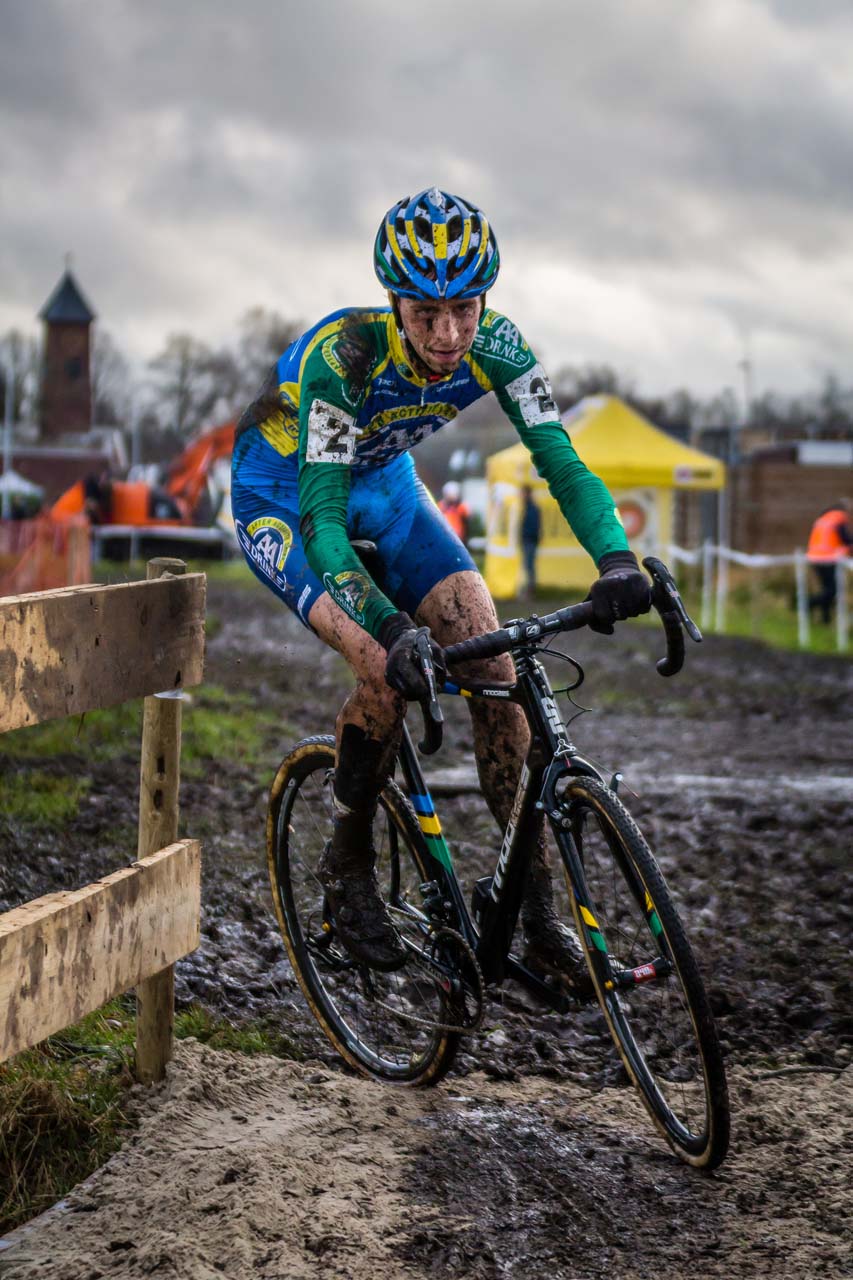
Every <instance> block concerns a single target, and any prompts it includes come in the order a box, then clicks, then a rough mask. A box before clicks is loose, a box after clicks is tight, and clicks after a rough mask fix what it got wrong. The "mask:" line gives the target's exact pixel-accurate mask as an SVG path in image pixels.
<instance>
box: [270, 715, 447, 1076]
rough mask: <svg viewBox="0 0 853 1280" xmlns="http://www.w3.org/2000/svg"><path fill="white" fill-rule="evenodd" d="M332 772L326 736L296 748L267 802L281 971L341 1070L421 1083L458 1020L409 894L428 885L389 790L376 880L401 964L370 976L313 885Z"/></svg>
mask: <svg viewBox="0 0 853 1280" xmlns="http://www.w3.org/2000/svg"><path fill="white" fill-rule="evenodd" d="M334 766H335V740H334V738H330V737H316V738H306V739H305V740H304V741H302V742H300V743H299V744H298V745H297V746H296V747H294V749H293V751H291V752H290V754H289V755H287V756H286V757H285V758H284V760H283V761H282V764H281V767H280V768H279V770H278V773H277V774H276V778H275V781H274V782H273V786H272V791H271V794H270V807H269V816H268V820H267V855H268V861H269V872H270V881H271V883H272V891H273V901H274V903H275V910H276V915H277V916H278V922H279V926H280V928H281V933H282V937H283V938H284V942H285V946H286V947H287V953H288V956H289V957H290V963H291V965H292V967H293V971H294V973H295V974H296V977H297V978H298V980H299V985H300V986H301V988H302V991H303V993H304V995H305V998H306V999H307V1001H308V1003H309V1005H310V1006H311V1009H312V1011H313V1013H314V1015H315V1017H316V1018H317V1020H318V1022H319V1023H320V1025H321V1027H322V1028H323V1030H324V1031H325V1033H326V1035H327V1036H328V1038H329V1040H330V1041H331V1042H332V1044H333V1045H334V1046H335V1048H336V1049H337V1051H338V1052H339V1053H340V1054H341V1055H342V1056H343V1057H344V1058H345V1059H346V1060H347V1062H349V1063H350V1065H351V1066H354V1067H356V1068H357V1069H358V1070H359V1071H361V1072H362V1073H364V1074H365V1075H370V1076H373V1077H374V1078H376V1079H380V1080H387V1081H390V1082H392V1083H396V1084H407V1085H421V1084H432V1083H434V1082H435V1081H437V1080H439V1079H440V1078H441V1077H442V1076H443V1075H444V1073H445V1072H446V1071H447V1069H448V1068H449V1067H450V1065H451V1063H452V1061H453V1058H454V1056H455V1054H456V1049H457V1046H458V1043H459V1032H458V1031H455V1030H453V1026H454V1019H455V1023H456V1025H458V1022H459V1013H458V1010H457V1009H456V1008H455V1002H454V1001H452V1000H451V999H449V998H448V995H447V992H446V990H445V986H450V983H449V982H447V983H445V984H443V982H442V971H441V966H440V964H437V963H436V960H435V956H434V951H435V947H434V944H433V943H432V941H431V939H433V937H434V934H433V932H432V931H431V928H430V923H429V921H428V919H427V918H426V916H425V915H424V913H423V910H422V906H423V902H422V895H421V891H420V886H421V885H422V884H424V882H425V881H427V880H428V878H429V877H428V872H427V868H426V864H425V861H424V856H423V852H422V850H421V837H420V831H419V828H418V825H417V821H416V819H415V817H414V814H413V813H412V811H411V809H410V807H409V805H408V803H407V801H406V799H405V798H404V796H403V794H402V792H401V791H400V790H399V788H398V787H397V786H396V785H395V784H394V783H393V782H389V783H388V784H387V786H386V787H385V789H384V790H383V792H382V795H381V797H380V802H379V806H378V808H377V814H376V819H375V822H374V833H373V836H374V847H375V849H376V854H377V857H376V871H377V875H378V877H379V883H380V886H381V889H382V892H383V896H384V897H385V900H386V902H387V903H388V906H389V910H390V912H391V916H392V918H393V920H394V923H395V926H396V927H397V929H398V931H399V932H400V935H401V937H402V938H403V940H404V942H405V943H406V945H407V949H408V950H409V954H410V960H409V962H408V963H407V964H406V965H405V967H404V968H402V969H400V970H397V971H396V972H394V973H379V972H377V971H376V970H375V969H368V968H367V967H366V966H365V965H363V964H359V963H358V962H357V961H355V960H353V959H351V957H350V956H349V955H348V953H347V952H346V950H345V949H344V948H343V947H342V946H341V944H340V942H339V941H338V939H337V938H336V936H335V929H334V922H333V921H332V920H331V917H330V916H329V913H328V910H327V907H326V902H325V894H324V890H323V886H322V885H321V884H320V881H319V879H318V877H317V864H318V862H319V860H320V856H321V854H322V852H323V849H324V847H325V845H326V842H327V841H328V840H329V839H330V837H331V834H332V815H333V807H332V781H333V776H334V774H333V771H334Z"/></svg>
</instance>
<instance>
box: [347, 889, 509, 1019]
mask: <svg viewBox="0 0 853 1280" xmlns="http://www.w3.org/2000/svg"><path fill="white" fill-rule="evenodd" d="M391 910H392V911H393V908H391ZM402 914H405V913H402ZM441 938H450V939H452V941H453V943H454V944H455V945H456V946H457V947H459V949H460V950H461V951H462V952H463V954H464V956H465V959H466V960H467V962H468V964H469V965H470V967H471V971H472V973H473V975H474V978H475V980H476V984H477V991H476V999H477V1011H476V1015H475V1017H474V1018H472V1019H469V1020H467V1021H465V1022H436V1021H435V1019H432V1018H429V1019H428V1018H419V1017H418V1016H417V1014H415V1013H406V1012H404V1011H403V1010H401V1009H397V1008H394V1007H393V1006H392V1005H390V1004H386V1002H385V1001H384V1000H374V1002H373V1003H374V1004H376V1006H377V1007H378V1008H380V1009H387V1010H388V1011H389V1013H393V1014H394V1016H395V1017H396V1018H400V1019H402V1020H403V1021H404V1022H412V1023H414V1024H415V1025H416V1026H419V1027H427V1028H429V1029H430V1030H431V1031H458V1032H464V1033H469V1032H472V1031H476V1030H477V1028H478V1027H479V1026H480V1025H481V1024H482V1021H483V1014H484V1012H485V1009H484V1003H485V995H486V983H485V980H484V978H483V973H482V970H481V969H480V966H479V964H478V962H477V957H476V956H475V954H474V952H473V951H472V949H471V947H470V946H469V945H468V943H467V942H466V941H465V939H464V938H463V937H462V934H461V933H457V931H456V930H455V929H451V928H449V927H447V926H445V925H442V926H441V927H440V928H438V929H436V930H435V931H434V932H433V933H432V934H431V935H430V942H431V944H432V946H433V947H435V945H436V942H437V941H438V940H439V939H441ZM403 941H404V942H405V941H406V939H405V938H404V939H403ZM421 956H422V953H421V952H420V951H419V950H418V949H417V948H416V947H414V946H413V945H412V944H409V957H410V962H414V964H415V966H416V967H417V968H418V969H420V970H421V972H423V973H425V974H426V975H427V976H428V977H429V978H431V979H432V981H433V982H435V981H436V973H435V969H434V968H433V967H432V966H431V965H429V964H427V963H425V962H424V961H423V960H422V959H421ZM460 980H461V978H460Z"/></svg>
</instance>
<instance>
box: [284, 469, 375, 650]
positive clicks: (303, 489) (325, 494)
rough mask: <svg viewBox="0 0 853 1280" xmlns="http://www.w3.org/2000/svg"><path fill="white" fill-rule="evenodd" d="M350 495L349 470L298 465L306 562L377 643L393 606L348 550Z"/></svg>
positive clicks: (301, 525) (345, 610) (336, 599)
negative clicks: (380, 629)
mask: <svg viewBox="0 0 853 1280" xmlns="http://www.w3.org/2000/svg"><path fill="white" fill-rule="evenodd" d="M349 491H350V470H349V467H346V466H341V465H340V464H339V463H328V462H313V463H312V462H308V463H306V462H301V463H300V468H299V510H300V512H301V519H300V527H301V531H302V539H303V543H304V546H305V556H306V559H307V560H308V563H309V564H310V566H311V568H312V569H313V570H314V572H315V573H316V575H317V577H318V578H319V579H320V581H321V582H322V583H323V585H324V587H325V588H326V590H327V591H328V593H329V595H330V596H331V597H332V599H333V600H334V601H335V603H336V604H339V605H340V607H341V608H342V609H343V610H344V612H345V613H348V614H349V616H350V617H351V618H352V619H354V621H355V622H357V623H358V624H359V626H361V627H364V629H365V631H368V632H369V633H370V634H371V635H372V636H373V638H374V640H376V639H378V638H379V628H380V627H381V626H382V623H383V622H384V621H385V619H386V618H387V617H390V615H391V614H393V613H396V612H397V608H396V606H395V605H393V604H392V603H391V601H390V600H389V599H388V597H387V596H385V595H383V594H382V592H381V591H380V590H379V588H378V587H377V585H376V583H375V582H374V581H373V579H372V578H371V577H370V575H369V574H368V572H367V570H366V569H365V567H364V565H363V564H362V562H361V560H360V558H359V556H358V555H357V553H356V552H355V551H354V550H353V549H352V547H351V546H350V542H349V538H348V537H347V499H348V498H349Z"/></svg>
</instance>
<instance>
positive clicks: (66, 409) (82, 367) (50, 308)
mask: <svg viewBox="0 0 853 1280" xmlns="http://www.w3.org/2000/svg"><path fill="white" fill-rule="evenodd" d="M39 317H40V319H42V320H43V321H44V323H45V338H44V356H43V360H42V375H41V396H40V413H39V419H40V425H41V438H42V440H43V441H49V440H56V439H57V438H58V437H59V436H62V435H65V434H66V432H69V431H88V430H89V428H90V427H91V425H92V373H91V346H90V329H91V325H92V321H93V320H94V319H95V313H94V311H93V310H92V308H91V307H90V306H89V304H88V302H87V301H86V299H85V298H84V297H83V294H82V293H81V292H80V288H79V286H78V284H77V281H76V280H75V279H74V277H73V275H72V274H71V271H70V270H69V269H67V268H66V271H65V274H64V275H63V277H62V279H61V280H60V281H59V284H58V285H57V286H56V288H55V289H54V291H53V293H52V294H51V295H50V297H49V298H48V300H47V302H46V303H45V304H44V306H43V307H42V309H41V311H40V312H39Z"/></svg>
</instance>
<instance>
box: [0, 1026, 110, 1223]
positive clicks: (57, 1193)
mask: <svg viewBox="0 0 853 1280" xmlns="http://www.w3.org/2000/svg"><path fill="white" fill-rule="evenodd" d="M128 1016H129V1015H128V1014H127V1012H126V1011H125V1010H123V1009H122V1008H121V1006H120V1005H119V1004H118V1002H115V1001H114V1002H113V1004H112V1005H110V1006H107V1008H106V1009H103V1010H101V1011H100V1012H99V1013H94V1014H90V1015H89V1017H88V1018H85V1019H84V1020H83V1021H82V1022H81V1023H79V1024H78V1025H77V1026H76V1027H74V1028H72V1029H70V1030H69V1031H67V1032H65V1033H64V1034H63V1035H62V1036H55V1037H52V1038H51V1039H49V1040H45V1041H44V1043H43V1044H41V1045H38V1046H37V1047H36V1048H35V1049H29V1050H27V1052H26V1053H21V1054H18V1056H17V1057H15V1058H13V1059H12V1060H11V1061H10V1062H6V1063H4V1064H2V1065H0V1189H2V1190H0V1232H5V1231H10V1230H11V1229H12V1228H13V1227H15V1226H17V1225H18V1224H20V1223H22V1222H26V1221H27V1220H28V1219H29V1218H32V1217H35V1216H36V1214H39V1213H42V1212H43V1211H44V1210H45V1209H47V1208H49V1207H50V1205H52V1204H54V1203H55V1202H56V1201H57V1200H59V1199H61V1197H62V1196H64V1195H65V1194H66V1193H67V1192H68V1191H70V1190H71V1188H72V1187H74V1186H76V1184H77V1183H78V1182H81V1181H82V1180H83V1179H84V1178H87V1177H88V1176H89V1175H90V1174H91V1173H94V1171H95V1170H96V1169H98V1168H100V1166H101V1165H102V1164H103V1163H104V1162H105V1161H106V1160H107V1158H108V1157H109V1156H110V1155H112V1153H113V1152H114V1151H117V1150H118V1148H119V1147H120V1146H121V1141H122V1136H123V1134H124V1133H125V1131H126V1130H127V1128H128V1123H129V1122H128V1119H127V1115H126V1113H125V1103H126V1098H127V1092H128V1090H129V1088H130V1085H131V1084H132V1083H133V1080H132V1075H131V1071H130V1053H131V1050H130V1044H131V1043H132V1032H128V1031H127V1029H126V1021H127V1018H128Z"/></svg>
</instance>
